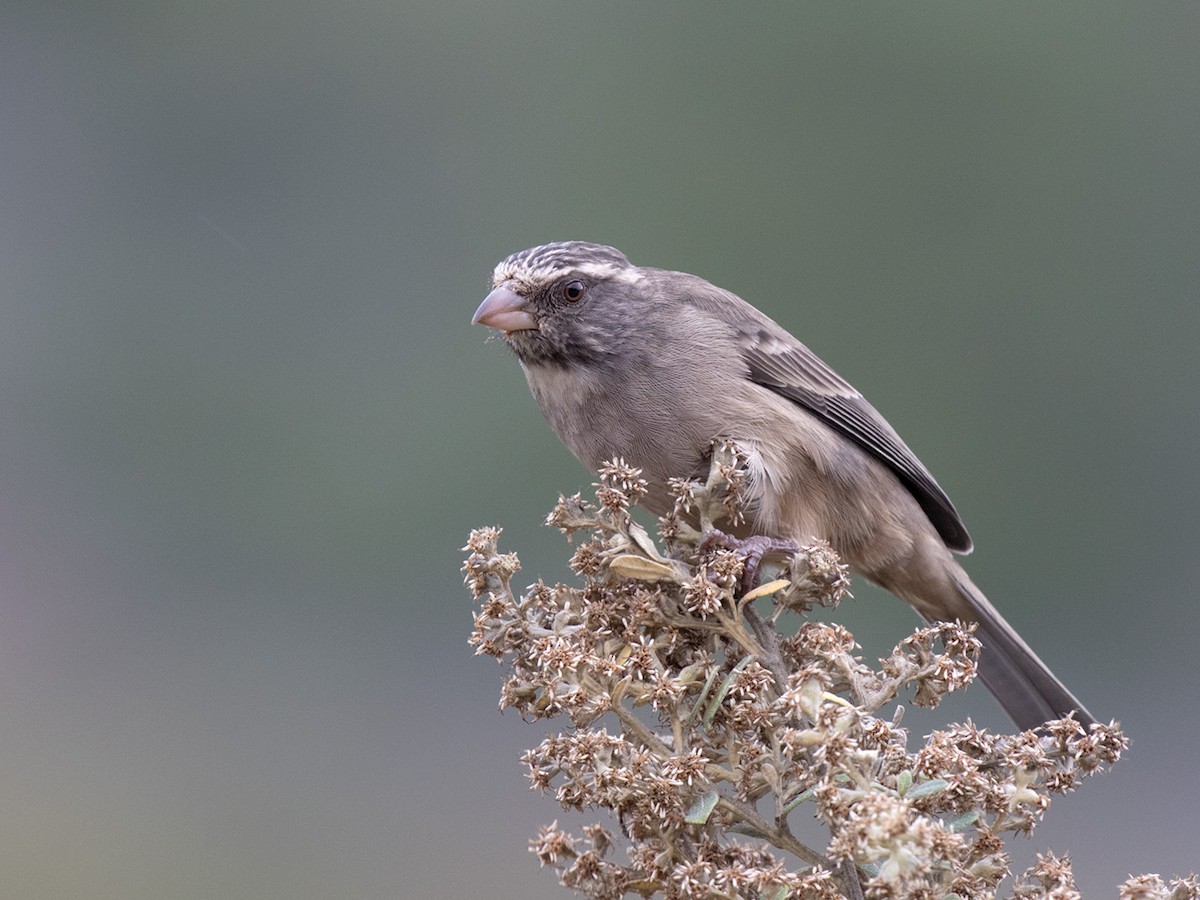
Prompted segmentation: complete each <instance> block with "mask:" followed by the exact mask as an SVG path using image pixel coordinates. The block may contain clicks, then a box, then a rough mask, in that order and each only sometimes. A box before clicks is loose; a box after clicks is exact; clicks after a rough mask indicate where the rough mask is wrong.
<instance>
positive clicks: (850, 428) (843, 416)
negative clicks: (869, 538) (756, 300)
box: [735, 317, 971, 553]
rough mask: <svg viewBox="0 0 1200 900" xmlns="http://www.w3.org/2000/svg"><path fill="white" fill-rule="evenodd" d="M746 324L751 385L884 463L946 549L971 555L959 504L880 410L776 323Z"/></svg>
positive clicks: (743, 337) (742, 334)
mask: <svg viewBox="0 0 1200 900" xmlns="http://www.w3.org/2000/svg"><path fill="white" fill-rule="evenodd" d="M764 318H765V317H764ZM743 324H749V325H750V327H741V326H738V325H735V328H737V329H738V343H739V345H740V349H741V351H742V358H743V359H744V360H745V363H746V366H747V368H748V370H749V375H750V380H751V381H754V382H755V383H757V384H760V385H762V386H763V387H765V388H769V389H770V390H772V391H775V392H776V393H777V394H779V395H781V396H783V397H786V398H787V399H789V400H791V401H793V402H794V403H798V404H799V405H800V406H802V407H804V408H805V409H806V410H808V411H809V412H811V413H813V414H815V415H816V416H817V417H818V418H819V419H820V420H821V421H823V422H825V423H826V424H827V425H829V426H830V427H831V428H833V429H835V430H837V431H839V432H841V433H842V434H844V435H845V436H846V437H848V438H850V439H851V440H853V441H854V442H855V443H857V444H858V445H859V446H860V447H862V448H863V449H864V450H866V451H867V452H868V453H870V454H871V455H872V456H874V457H876V458H877V459H879V460H880V461H881V462H883V463H884V464H885V465H886V466H887V467H888V468H889V469H891V470H892V471H893V472H894V473H895V474H896V477H898V478H899V479H900V481H901V482H902V483H903V484H904V486H905V487H907V488H908V489H909V491H911V492H912V495H913V496H914V497H915V498H916V499H917V502H918V503H919V504H921V508H922V509H923V510H924V511H925V514H926V515H927V516H929V521H930V522H932V523H933V525H934V527H935V528H937V530H938V534H940V535H941V536H942V540H944V541H945V542H946V546H947V547H949V548H950V549H951V550H957V551H959V552H962V553H966V552H969V551H970V549H971V536H970V535H969V534H967V529H966V526H965V525H963V522H962V519H961V518H959V515H958V511H957V510H955V508H954V504H953V503H951V502H950V498H949V497H947V496H946V492H945V491H943V490H942V489H941V487H939V486H938V483H937V482H936V481H934V480H933V476H932V475H930V474H929V471H928V470H927V469H926V468H925V467H924V466H923V465H921V461H920V460H919V459H917V457H916V454H914V453H913V452H912V451H911V450H909V449H908V446H907V445H906V444H905V443H904V441H902V440H901V439H900V435H898V434H896V431H895V430H894V429H893V428H892V426H891V425H889V424H888V423H887V420H886V419H884V418H883V416H881V415H880V414H879V413H878V412H877V411H876V409H875V407H873V406H871V404H870V403H868V402H867V401H866V400H865V399H864V398H863V396H862V394H860V393H859V392H858V391H856V390H855V389H854V388H853V387H852V386H851V385H850V383H849V382H847V381H846V380H845V379H844V378H842V377H841V376H840V375H838V374H837V372H835V371H833V369H831V368H830V367H829V366H828V365H827V364H826V363H825V362H824V361H822V360H821V358H820V357H818V356H817V355H816V354H815V353H813V352H812V351H811V350H809V349H808V348H807V347H805V346H804V345H803V344H801V343H800V342H799V341H797V340H796V339H795V338H794V337H792V336H791V335H790V334H788V333H787V332H786V331H784V330H783V329H782V328H779V326H777V325H775V323H774V322H771V321H770V320H769V319H767V320H765V321H763V322H761V323H760V322H754V323H752V324H751V323H743ZM760 326H761V327H760ZM771 326H774V327H771Z"/></svg>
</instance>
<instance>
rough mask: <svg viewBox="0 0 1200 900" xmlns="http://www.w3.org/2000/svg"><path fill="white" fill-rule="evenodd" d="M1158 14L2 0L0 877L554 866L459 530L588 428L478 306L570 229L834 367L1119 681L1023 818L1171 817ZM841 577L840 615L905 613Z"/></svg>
mask: <svg viewBox="0 0 1200 900" xmlns="http://www.w3.org/2000/svg"><path fill="white" fill-rule="evenodd" d="M1198 39H1200V6H1198V5H1197V4H1195V3H1194V2H1190V0H1189V2H1164V3H1156V4H1153V5H1145V4H1128V3H1118V2H1088V3H1082V2H1081V3H1056V4H1035V3H1010V4H975V3H960V2H931V3H922V4H919V5H916V4H886V5H880V4H815V3H794V4H791V3H789V4H771V5H767V4H763V5H738V4H724V3H691V2H662V3H653V4H648V3H638V2H616V3H591V4H583V3H578V4H563V3H556V2H545V0H524V2H496V3H482V2H458V0H442V2H438V3H432V2H430V3H411V2H408V3H406V2H399V3H380V2H346V3H304V2H292V3H285V2H272V0H251V2H218V0H196V2H182V3H180V2H166V3H163V2H154V3H151V2H111V3H75V4H71V3H56V4H51V3H33V2H25V3H22V2H17V3H6V4H5V5H4V9H3V12H0V369H2V376H0V872H2V873H3V876H2V883H3V886H2V887H0V894H2V895H3V896H4V897H13V898H24V900H36V898H54V900H61V898H88V900H102V898H114V900H115V898H120V900H140V898H147V900H150V898H153V900H161V898H164V897H169V898H180V900H183V898H213V897H220V898H224V900H237V898H289V900H308V898H314V900H315V898H328V897H353V898H395V897H401V898H407V897H439V898H440V897H447V898H449V897H469V896H480V895H482V894H483V892H484V891H487V892H489V894H490V895H492V896H497V897H523V898H554V897H561V896H564V895H565V892H564V891H563V890H562V889H561V888H559V887H558V886H557V885H556V883H555V881H554V878H553V877H552V875H551V874H549V873H547V872H540V871H538V869H537V866H536V862H535V860H534V859H533V858H532V857H530V856H529V855H528V853H527V850H526V847H527V843H526V842H527V840H528V838H529V837H531V836H533V834H534V833H535V832H536V829H537V827H538V825H539V824H541V823H544V822H548V821H550V820H552V819H554V818H555V817H556V816H557V815H558V814H559V812H558V810H557V808H556V807H555V806H554V804H553V801H552V799H549V798H540V797H538V796H537V795H533V794H530V793H529V792H528V791H527V789H526V785H525V781H524V777H523V771H522V768H521V766H520V765H519V762H518V759H519V755H520V753H521V751H522V749H523V748H525V747H528V746H531V745H533V744H535V743H537V742H538V741H539V740H540V739H541V737H542V736H543V733H544V731H545V730H546V728H545V726H544V725H526V724H523V723H521V722H520V721H519V720H518V719H517V718H516V717H515V716H513V715H512V714H509V715H506V716H502V715H500V714H499V713H498V711H497V709H496V700H497V698H498V691H499V685H500V681H501V674H502V673H501V671H500V670H499V669H498V668H497V667H496V666H495V664H494V663H492V662H491V661H490V660H485V659H478V658H475V657H473V656H472V653H471V650H470V648H469V647H468V646H467V644H466V638H467V635H468V633H469V630H470V623H471V604H470V602H469V600H468V597H467V595H466V594H465V592H464V590H463V589H462V585H461V580H460V575H459V572H458V567H459V564H460V559H461V554H460V552H459V548H460V547H461V546H462V545H463V543H464V542H465V539H466V536H467V532H468V530H469V529H470V528H471V527H473V526H477V525H483V524H503V525H504V526H505V528H506V531H505V539H506V546H507V547H508V548H509V549H516V550H519V551H520V552H521V553H522V558H523V560H524V562H525V567H526V574H527V575H528V576H529V577H530V578H531V579H532V578H533V577H536V576H538V575H542V576H545V577H547V578H551V579H553V578H562V577H565V576H566V568H565V559H566V556H567V551H566V548H565V545H564V544H563V543H562V542H561V539H560V538H559V536H558V535H557V534H556V533H554V532H552V531H550V530H548V529H546V528H543V527H541V525H540V521H541V518H542V516H543V514H544V513H545V512H546V510H547V509H548V508H549V507H550V505H551V504H552V502H553V500H554V497H555V495H556V493H557V492H558V491H560V490H561V491H567V492H571V491H574V490H577V489H580V488H586V486H587V485H588V483H589V481H590V479H589V478H588V476H587V474H586V473H585V472H584V471H583V470H582V469H580V468H579V467H578V465H577V464H576V463H575V461H574V460H573V459H572V458H570V457H569V455H568V454H567V452H566V451H565V450H563V449H562V448H561V447H560V446H559V445H558V443H557V442H556V440H555V439H554V437H553V436H552V435H551V434H550V432H549V430H548V429H547V428H546V427H545V425H544V423H543V422H542V421H541V419H540V416H539V414H538V412H537V410H536V408H535V407H534V404H533V401H532V400H531V399H530V398H529V396H528V393H527V391H526V388H525V385H524V383H523V379H522V378H521V375H520V373H519V370H518V368H517V366H516V364H515V362H514V361H513V360H512V359H511V358H510V357H509V356H508V354H507V353H506V352H505V351H504V350H503V349H502V348H501V347H500V346H499V345H497V344H495V343H494V342H493V343H487V342H486V341H485V335H484V333H483V330H482V329H479V328H474V329H473V328H472V327H470V326H469V325H468V319H469V317H470V314H471V312H472V311H473V310H474V308H475V306H476V304H477V303H478V302H479V300H480V299H481V298H482V296H483V294H484V292H485V289H486V286H487V281H488V276H489V273H490V270H491V267H492V266H493V265H494V264H495V262H496V261H498V260H499V259H500V258H501V257H503V256H504V255H506V254H507V253H509V252H511V251H513V250H516V249H520V248H523V247H526V246H529V245H532V244H535V243H541V242H544V241H547V240H556V239H565V238H583V239H589V240H596V241H602V242H606V243H612V244H614V245H617V246H619V247H620V248H622V249H623V250H624V251H625V252H626V253H627V254H629V256H630V257H631V258H632V259H633V260H634V261H636V262H639V263H643V264H647V265H658V266H664V267H669V268H678V269H683V270H687V271H691V272H695V273H698V274H701V275H704V276H706V277H708V278H710V279H711V280H714V281H716V282H718V283H719V284H721V285H723V286H725V287H728V288H730V289H732V290H735V291H737V292H738V293H740V294H742V295H743V296H744V297H746V298H747V299H750V300H751V301H752V302H754V303H756V304H757V305H759V306H760V307H762V308H763V309H765V310H767V311H768V312H769V313H770V314H772V315H773V316H774V317H776V318H777V319H778V320H780V321H781V322H783V323H784V324H785V325H787V326H788V327H790V328H791V329H792V330H794V331H795V332H797V333H798V334H799V335H801V336H802V338H803V339H804V340H805V341H806V342H807V343H809V344H810V346H812V347H813V348H815V349H816V350H817V351H818V352H819V353H821V354H822V355H823V356H824V357H825V358H826V359H827V360H829V361H830V362H831V363H832V364H833V365H834V366H835V367H837V368H838V369H839V370H840V371H842V372H843V373H844V374H845V375H846V376H847V377H849V378H850V379H851V380H852V381H854V383H855V384H856V385H857V386H858V387H859V388H860V389H862V390H863V391H864V392H865V393H866V394H867V395H868V396H869V397H870V398H871V399H872V400H873V401H874V403H875V405H876V406H878V407H879V408H880V409H881V410H883V411H884V413H885V414H886V415H887V416H888V417H889V418H890V419H891V421H892V422H893V423H894V424H895V425H896V426H897V428H898V429H899V430H900V431H901V432H902V433H903V434H904V435H905V436H906V437H907V439H908V441H909V443H910V444H911V445H912V446H913V447H914V449H916V451H917V452H918V453H919V454H920V455H921V457H922V458H923V459H924V461H925V462H926V464H927V465H928V466H929V467H930V468H931V469H932V471H933V472H934V473H935V474H936V475H937V477H938V479H939V480H940V481H941V483H942V484H943V485H944V486H945V487H946V488H947V490H948V491H949V493H950V494H951V496H953V497H954V499H955V501H956V503H957V504H958V507H959V509H960V511H961V512H962V513H963V515H964V517H965V519H966V521H967V523H968V525H969V526H970V528H971V530H972V533H973V535H974V537H975V541H976V544H977V546H978V548H979V549H978V550H977V551H976V553H975V555H974V556H973V557H972V558H971V560H970V561H969V568H970V570H971V572H972V574H973V576H974V578H975V580H976V581H977V582H978V583H979V584H980V585H981V586H983V587H984V588H985V590H987V592H988V593H989V594H990V595H991V596H992V597H993V599H995V600H996V601H998V603H999V605H1000V606H1001V607H1002V608H1003V609H1004V610H1005V611H1006V613H1007V614H1008V615H1009V616H1010V617H1011V619H1012V620H1013V621H1014V622H1015V623H1016V624H1017V625H1018V626H1019V627H1020V628H1021V630H1022V631H1023V632H1024V633H1025V634H1026V635H1027V636H1028V638H1029V640H1030V641H1031V642H1032V643H1033V644H1034V645H1035V647H1037V648H1039V649H1040V650H1041V651H1042V652H1043V654H1044V655H1045V656H1046V657H1047V658H1048V659H1050V660H1051V661H1052V663H1053V666H1054V668H1055V669H1056V670H1057V671H1058V672H1059V674H1060V675H1062V677H1063V678H1064V680H1066V681H1067V682H1068V683H1069V684H1070V685H1072V686H1073V687H1074V688H1075V690H1076V691H1077V692H1078V693H1079V694H1080V695H1081V696H1082V697H1083V698H1085V699H1086V701H1087V702H1088V703H1089V705H1090V706H1091V707H1092V709H1093V710H1094V711H1095V712H1096V713H1097V714H1099V715H1101V716H1103V717H1109V716H1112V717H1116V718H1119V719H1120V720H1121V721H1122V722H1123V724H1124V725H1125V726H1126V728H1127V730H1128V732H1129V734H1130V735H1131V737H1132V739H1133V747H1132V749H1131V751H1130V753H1129V754H1128V756H1127V758H1126V759H1125V760H1124V761H1123V762H1122V763H1121V764H1120V765H1119V766H1118V768H1117V770H1116V771H1115V772H1114V773H1113V774H1112V775H1110V776H1107V777H1104V778H1102V779H1098V780H1095V781H1093V782H1092V783H1089V784H1088V785H1086V788H1085V789H1084V790H1082V791H1080V792H1078V793H1076V794H1074V795H1071V796H1069V797H1066V798H1062V799H1059V800H1057V801H1055V803H1054V806H1053V807H1052V809H1051V811H1050V815H1049V817H1048V818H1047V821H1046V823H1045V825H1044V827H1043V828H1042V829H1040V830H1039V831H1038V832H1037V833H1036V834H1035V836H1034V837H1033V839H1032V840H1030V841H1026V842H1023V843H1022V844H1021V853H1022V854H1024V857H1025V858H1026V859H1027V858H1028V857H1029V855H1030V854H1032V853H1033V852H1034V851H1036V850H1040V849H1046V848H1054V849H1056V850H1058V851H1059V852H1062V851H1069V852H1070V853H1071V855H1072V858H1073V860H1074V862H1075V866H1076V871H1077V874H1078V876H1079V880H1080V884H1081V887H1083V888H1084V891H1085V893H1086V894H1097V895H1111V894H1112V893H1113V890H1114V886H1115V885H1116V883H1117V882H1119V881H1120V880H1122V879H1123V878H1124V877H1125V876H1126V875H1127V874H1128V873H1130V872H1139V871H1157V872H1161V873H1163V874H1164V875H1166V874H1170V873H1172V872H1181V873H1182V872H1186V871H1188V870H1190V869H1192V868H1195V867H1197V865H1200V863H1198V862H1197V858H1198V856H1200V854H1198V853H1197V848H1198V845H1200V842H1198V840H1197V837H1196V830H1195V822H1196V819H1197V802H1198V800H1200V776H1198V774H1197V767H1196V752H1197V751H1196V748H1197V746H1198V741H1200V724H1198V721H1197V712H1198V711H1200V701H1198V700H1197V674H1196V673H1197V667H1196V662H1195V655H1196V647H1197V644H1198V641H1200V612H1198V608H1197V597H1198V594H1200V553H1198V552H1197V513H1196V509H1197V503H1198V501H1200V491H1198V490H1197V483H1198V479H1197V475H1196V447H1197V445H1198V442H1200V417H1198V415H1197V400H1196V388H1197V382H1198V379H1197V371H1198V367H1197V360H1196V357H1197V349H1198V346H1197V342H1198V341H1200V307H1198V302H1197V301H1198V297H1197V280H1198V276H1200V238H1198V235H1200V165H1198V161H1200V104H1198V102H1197V97H1198V96H1200V93H1198V89H1200V53H1197V52H1196V46H1197V42H1198ZM856 594H857V595H858V599H856V600H855V601H853V602H851V603H849V604H847V605H846V606H845V607H844V608H843V609H842V610H841V611H840V613H839V616H841V620H842V621H845V622H846V623H847V624H849V625H850V627H852V628H853V629H854V630H855V632H856V634H857V635H858V636H859V638H860V640H861V642H862V643H863V645H864V648H865V652H866V653H867V654H868V656H870V655H872V654H875V655H878V654H879V653H882V652H884V650H885V648H886V647H888V646H890V645H891V643H893V642H894V641H895V640H897V639H898V638H899V637H900V636H902V635H903V634H904V633H906V631H907V630H908V629H909V628H910V627H912V626H913V625H914V620H913V617H912V616H911V614H910V613H909V612H908V610H907V609H906V608H905V607H904V606H903V605H902V604H900V603H898V602H896V601H893V600H890V599H888V598H886V597H884V596H882V595H879V594H876V593H873V592H871V591H870V590H867V589H865V588H864V589H856ZM950 712H951V713H953V714H955V715H968V714H969V715H973V716H975V717H976V719H977V720H979V721H982V722H984V723H987V724H991V725H998V726H1000V725H1004V724H1005V723H1004V720H1003V717H1002V715H1001V714H1000V713H999V712H998V710H997V708H996V707H995V706H994V705H993V704H992V702H991V700H990V698H988V697H987V696H986V694H985V693H984V692H983V690H982V689H979V690H976V691H972V692H971V693H969V694H968V695H967V696H966V697H965V698H963V700H962V702H961V703H960V704H959V705H956V706H953V707H952V709H951V710H950ZM912 721H913V722H914V723H916V725H915V727H916V728H917V730H918V731H919V730H920V727H921V723H922V722H925V721H936V719H930V720H924V719H920V718H919V717H918V718H914V719H912Z"/></svg>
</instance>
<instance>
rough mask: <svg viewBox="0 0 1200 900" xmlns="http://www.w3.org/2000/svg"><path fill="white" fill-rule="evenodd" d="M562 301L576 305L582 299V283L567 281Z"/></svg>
mask: <svg viewBox="0 0 1200 900" xmlns="http://www.w3.org/2000/svg"><path fill="white" fill-rule="evenodd" d="M562 294H563V299H564V300H566V301H567V302H568V303H578V302H579V301H580V300H582V299H583V282H582V281H568V282H567V283H566V285H564V287H563V291H562Z"/></svg>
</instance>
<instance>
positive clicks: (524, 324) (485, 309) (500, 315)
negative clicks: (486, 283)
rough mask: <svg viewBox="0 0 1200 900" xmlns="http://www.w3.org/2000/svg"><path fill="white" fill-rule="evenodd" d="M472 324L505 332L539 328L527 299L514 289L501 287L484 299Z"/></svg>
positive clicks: (476, 311)
mask: <svg viewBox="0 0 1200 900" xmlns="http://www.w3.org/2000/svg"><path fill="white" fill-rule="evenodd" d="M471 324H472V325H475V324H482V325H486V326H487V327H488V328H495V329H498V330H499V331H503V332H506V333H507V332H513V331H528V330H529V329H531V328H537V327H538V323H537V319H535V318H534V316H533V313H531V312H530V311H529V304H528V303H527V302H526V300H525V298H524V297H522V296H521V295H520V294H518V293H517V292H516V291H514V290H512V288H507V287H505V286H504V285H500V286H499V287H497V288H493V289H492V292H491V293H490V294H488V295H487V296H486V297H484V298H483V302H482V303H480V304H479V309H477V310H475V315H474V316H472V317H471Z"/></svg>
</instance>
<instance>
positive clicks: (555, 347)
mask: <svg viewBox="0 0 1200 900" xmlns="http://www.w3.org/2000/svg"><path fill="white" fill-rule="evenodd" d="M644 278H645V273H644V272H643V271H642V270H641V269H639V268H638V267H637V266H635V265H633V263H631V262H630V261H629V260H628V259H626V258H625V254H623V253H621V251H619V250H615V249H614V248H612V247H605V246H604V245H602V244H589V243H587V242H585V241H564V242H561V243H555V244H544V245H542V246H540V247H531V248H530V249H528V250H521V251H520V252H518V253H514V254H512V255H511V256H509V257H508V258H507V259H505V260H503V261H502V262H501V263H500V264H499V265H498V266H496V269H495V271H494V272H493V273H492V291H491V293H489V294H488V295H487V297H486V298H485V299H484V301H483V303H481V304H480V305H479V309H477V310H475V315H474V317H473V318H472V319H471V321H472V323H479V324H482V325H487V326H488V327H489V328H494V329H496V330H497V331H499V332H501V333H502V334H503V336H504V340H505V342H506V343H507V344H508V345H509V346H510V347H511V348H512V349H513V351H514V352H515V353H516V354H517V357H518V358H519V359H520V360H521V362H522V363H524V364H526V365H556V366H569V365H576V364H579V363H584V364H587V363H598V362H601V361H602V360H605V359H608V358H610V357H612V356H613V355H615V353H616V352H617V351H618V350H619V349H620V345H621V343H622V337H623V335H624V334H625V333H627V331H628V330H629V328H631V327H633V325H632V323H631V322H630V313H631V312H632V311H633V310H634V309H636V305H631V303H630V302H628V298H630V297H632V296H633V295H635V294H636V293H637V291H638V287H639V283H640V282H642V281H643V280H644Z"/></svg>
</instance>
